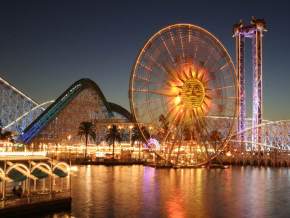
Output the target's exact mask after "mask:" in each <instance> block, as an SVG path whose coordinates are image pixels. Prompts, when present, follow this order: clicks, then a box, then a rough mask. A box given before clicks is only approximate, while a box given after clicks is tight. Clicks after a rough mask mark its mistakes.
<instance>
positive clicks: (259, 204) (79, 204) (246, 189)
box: [48, 166, 290, 218]
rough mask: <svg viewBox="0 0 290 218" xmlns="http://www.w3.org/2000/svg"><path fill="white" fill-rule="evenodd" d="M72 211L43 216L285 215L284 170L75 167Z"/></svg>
mask: <svg viewBox="0 0 290 218" xmlns="http://www.w3.org/2000/svg"><path fill="white" fill-rule="evenodd" d="M72 187H73V189H72V197H73V203H72V211H71V212H70V213H68V212H67V213H58V214H54V215H52V216H48V217H54V218H55V217H172V218H179V217H290V170H289V169H287V168H281V169H278V168H254V167H233V168H229V169H226V170H221V169H212V170H207V169H178V170H174V169H154V168H151V167H143V166H115V167H105V166H79V167H78V171H77V172H76V173H75V175H74V176H73V178H72Z"/></svg>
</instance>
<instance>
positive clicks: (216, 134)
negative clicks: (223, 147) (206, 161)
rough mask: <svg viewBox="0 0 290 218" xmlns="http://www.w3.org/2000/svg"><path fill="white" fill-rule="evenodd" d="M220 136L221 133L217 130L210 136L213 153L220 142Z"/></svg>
mask: <svg viewBox="0 0 290 218" xmlns="http://www.w3.org/2000/svg"><path fill="white" fill-rule="evenodd" d="M221 139H222V136H221V133H220V132H219V131H218V130H213V131H212V132H211V134H210V141H212V142H213V145H214V151H215V152H216V150H217V144H218V143H219V142H221Z"/></svg>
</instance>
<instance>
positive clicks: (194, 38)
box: [129, 24, 237, 165]
mask: <svg viewBox="0 0 290 218" xmlns="http://www.w3.org/2000/svg"><path fill="white" fill-rule="evenodd" d="M236 84H237V81H236V75H235V70H234V66H233V63H232V61H231V58H230V56H229V54H228V53H227V51H226V49H225V48H224V46H223V45H222V44H221V43H220V42H219V40H218V39H217V38H216V37H215V36H213V35H212V34H211V33H209V32H208V31H206V30H205V29H203V28H201V27H198V26H195V25H191V24H175V25H171V26H168V27H165V28H163V29H161V30H160V31H159V32H157V33H156V34H154V35H153V36H152V37H151V38H150V39H149V40H148V41H147V42H146V44H145V46H144V47H143V48H142V49H141V51H140V53H139V55H138V56H137V59H136V62H135V64H134V66H133V70H132V73H131V79H130V91H129V95H130V96H129V97H130V105H131V111H132V113H133V116H134V117H135V119H136V121H137V122H138V123H139V127H140V130H141V132H142V133H143V135H145V134H144V128H141V127H142V125H145V126H146V125H147V126H149V125H150V126H151V130H150V135H151V136H152V137H154V138H156V139H158V141H159V142H160V147H161V151H160V152H159V153H158V155H159V156H160V157H161V159H163V160H164V161H166V162H170V163H175V164H180V163H190V164H191V165H200V164H203V163H206V162H208V161H209V160H211V159H213V158H215V157H216V156H217V155H218V153H219V152H221V151H222V150H223V148H224V147H225V145H226V144H227V141H228V139H229V136H230V134H231V131H232V129H233V126H234V120H235V119H228V118H235V116H236V110H237V85H236ZM211 117H215V118H216V117H219V118H220V119H211ZM147 135H148V134H147Z"/></svg>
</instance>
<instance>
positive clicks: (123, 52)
mask: <svg viewBox="0 0 290 218" xmlns="http://www.w3.org/2000/svg"><path fill="white" fill-rule="evenodd" d="M289 11H290V3H289V1H286V0H285V1H278V0H276V1H253V0H252V1H246V0H243V1H206V0H203V1H193V0H192V1H168V0H167V1H161V0H160V1H157V0H155V1H149V0H146V1H130V2H129V1H114V2H113V1H85V0H83V1H73V0H67V1H61V0H57V1H54V0H47V1H46V0H41V1H39V0H38V1H29V0H26V1H23V0H21V1H20V0H19V1H13V0H12V1H1V5H0V26H1V32H0V76H1V77H3V78H5V79H6V80H7V81H9V82H10V83H12V84H13V85H15V86H16V87H17V88H19V89H20V90H22V91H23V92H24V93H26V94H27V95H29V96H31V97H32V98H33V99H35V100H36V101H38V102H43V101H46V100H51V99H55V98H56V97H58V96H59V95H60V94H61V93H62V92H63V91H64V90H65V89H66V88H68V86H70V85H71V84H72V83H73V82H74V81H76V80H78V79H80V78H84V77H86V78H90V79H92V80H94V81H95V82H96V83H97V84H98V85H99V86H100V88H101V89H102V91H103V93H104V95H105V96H106V98H107V100H108V101H112V102H115V103H118V104H120V105H122V106H124V107H126V108H129V100H128V85H129V77H130V72H131V68H132V65H133V64H134V61H135V58H136V56H137V54H138V52H139V49H140V48H142V46H143V45H144V43H145V42H146V40H147V39H148V38H149V37H150V36H151V35H152V34H154V33H155V32H157V31H158V30H159V29H160V28H162V27H165V26H167V25H169V24H174V23H192V24H196V25H200V26H201V27H203V28H205V29H207V30H209V31H210V32H212V33H213V34H214V35H216V36H217V37H218V38H219V39H220V40H221V42H222V43H223V44H224V45H225V47H226V48H227V49H228V51H229V52H230V54H231V56H232V59H233V61H235V53H234V47H235V46H234V45H235V44H234V39H233V38H232V26H233V24H234V23H236V22H238V21H239V20H240V19H243V20H244V21H245V22H248V21H249V20H250V18H251V16H252V15H254V16H256V17H257V18H264V19H265V20H266V22H267V27H268V30H269V31H268V32H267V33H265V36H264V38H263V40H264V41H263V45H264V48H263V56H264V59H263V85H264V92H263V94H264V104H263V109H264V115H263V116H264V118H265V119H272V120H280V119H290V97H289V95H290V84H289V82H290V72H289V69H290V45H289V39H290V12H289ZM248 44H250V42H249V41H248ZM246 56H247V57H248V58H247V59H249V57H250V50H248V54H247V55H246ZM248 64H250V63H248ZM247 69H248V71H247V72H246V74H247V76H246V79H247V87H248V89H247V91H248V93H247V95H251V93H250V91H251V88H250V87H251V85H252V84H251V78H252V73H251V72H250V71H249V69H250V68H249V67H248V68H247ZM248 101H251V99H250V98H249V99H248Z"/></svg>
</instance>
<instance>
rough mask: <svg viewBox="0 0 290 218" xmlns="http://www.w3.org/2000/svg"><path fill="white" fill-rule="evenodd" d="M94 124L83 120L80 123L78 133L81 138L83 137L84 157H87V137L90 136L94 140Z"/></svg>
mask: <svg viewBox="0 0 290 218" xmlns="http://www.w3.org/2000/svg"><path fill="white" fill-rule="evenodd" d="M95 131H96V126H95V125H94V124H93V123H92V122H89V121H83V122H81V123H80V126H79V131H78V135H79V136H80V137H81V138H82V137H83V136H84V137H85V140H86V141H85V145H86V150H85V159H87V148H88V139H89V138H91V139H93V140H94V141H95V140H96V132H95Z"/></svg>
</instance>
